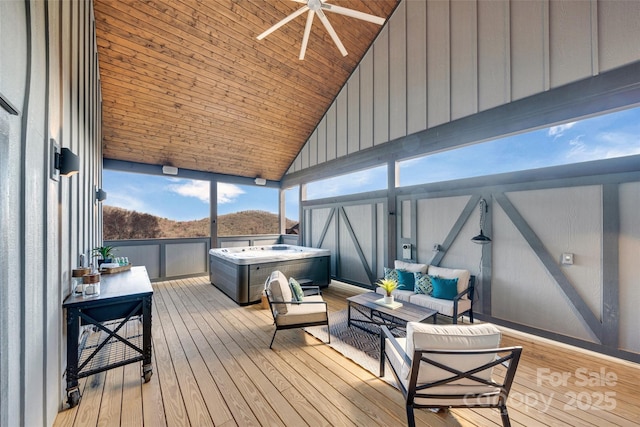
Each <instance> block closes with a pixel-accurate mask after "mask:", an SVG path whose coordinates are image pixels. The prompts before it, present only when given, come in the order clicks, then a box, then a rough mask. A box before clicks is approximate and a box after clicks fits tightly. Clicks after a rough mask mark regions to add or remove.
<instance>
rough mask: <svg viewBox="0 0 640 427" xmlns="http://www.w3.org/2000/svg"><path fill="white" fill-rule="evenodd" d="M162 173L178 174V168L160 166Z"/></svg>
mask: <svg viewBox="0 0 640 427" xmlns="http://www.w3.org/2000/svg"><path fill="white" fill-rule="evenodd" d="M162 173H163V174H165V175H178V168H177V167H175V166H169V165H164V166H162Z"/></svg>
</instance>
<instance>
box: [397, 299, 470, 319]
mask: <svg viewBox="0 0 640 427" xmlns="http://www.w3.org/2000/svg"><path fill="white" fill-rule="evenodd" d="M409 302H410V303H413V304H416V305H421V306H422V307H427V308H430V309H431V310H436V311H437V312H438V313H440V314H444V315H445V316H453V301H451V300H447V299H442V298H434V297H432V296H431V295H423V294H413V295H411V296H410V297H409ZM470 309H471V300H468V299H459V300H458V314H462V313H464V312H465V311H468V310H470Z"/></svg>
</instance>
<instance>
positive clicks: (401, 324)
mask: <svg viewBox="0 0 640 427" xmlns="http://www.w3.org/2000/svg"><path fill="white" fill-rule="evenodd" d="M348 303H349V304H348V307H347V326H349V327H351V326H352V325H353V326H355V327H356V328H358V329H361V330H363V331H365V332H369V333H372V334H373V333H375V334H377V333H378V332H376V331H372V330H370V329H367V328H365V327H364V326H362V325H360V324H358V323H365V324H373V325H376V326H382V325H384V326H386V327H387V328H389V330H390V331H393V330H395V329H400V328H402V329H404V328H406V326H407V320H404V319H402V318H399V317H396V316H394V315H392V314H388V313H383V312H381V311H379V310H376V309H375V308H372V307H369V306H366V305H362V304H360V303H357V302H355V301H348ZM352 309H353V310H355V311H357V312H358V313H360V314H362V315H363V316H364V317H366V318H367V319H369V320H365V319H354V318H352V317H351V310H352ZM365 309H366V310H368V312H365ZM437 315H438V312H437V311H436V312H435V313H433V314H430V315H428V316H425V317H424V318H423V319H420V320H419V321H420V322H423V321H424V320H426V319H428V318H430V317H433V323H434V324H435V323H436V320H437V319H436V317H437ZM374 318H378V319H380V320H379V321H376V320H375V319H374ZM354 322H355V323H354Z"/></svg>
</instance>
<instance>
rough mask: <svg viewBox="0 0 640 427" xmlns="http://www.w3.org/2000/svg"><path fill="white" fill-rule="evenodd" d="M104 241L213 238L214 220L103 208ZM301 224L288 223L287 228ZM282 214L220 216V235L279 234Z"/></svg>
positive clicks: (243, 213)
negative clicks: (279, 218) (187, 218)
mask: <svg viewBox="0 0 640 427" xmlns="http://www.w3.org/2000/svg"><path fill="white" fill-rule="evenodd" d="M102 219H103V226H102V229H103V238H104V240H130V239H163V238H164V239H167V238H181V237H182V238H184V237H209V235H210V220H209V218H202V219H197V220H191V221H176V220H171V219H168V218H162V217H159V216H156V215H151V214H147V213H142V212H137V211H134V210H128V209H124V208H119V207H115V206H108V205H105V206H103V211H102ZM297 223H298V222H297V221H294V220H291V219H288V218H287V220H286V226H287V229H289V228H292V227H293V226H294V225H295V224H297ZM279 232H280V231H279V221H278V215H277V214H274V213H271V212H266V211H260V210H247V211H240V212H235V213H230V214H225V215H220V216H218V235H219V236H242V235H256V234H279Z"/></svg>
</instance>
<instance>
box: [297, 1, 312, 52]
mask: <svg viewBox="0 0 640 427" xmlns="http://www.w3.org/2000/svg"><path fill="white" fill-rule="evenodd" d="M313 15H315V13H314V12H313V10H309V14H308V15H307V25H306V26H305V27H304V36H302V46H300V56H299V57H298V59H299V60H303V59H304V54H305V52H306V51H307V43H309V34H311V24H313Z"/></svg>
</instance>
